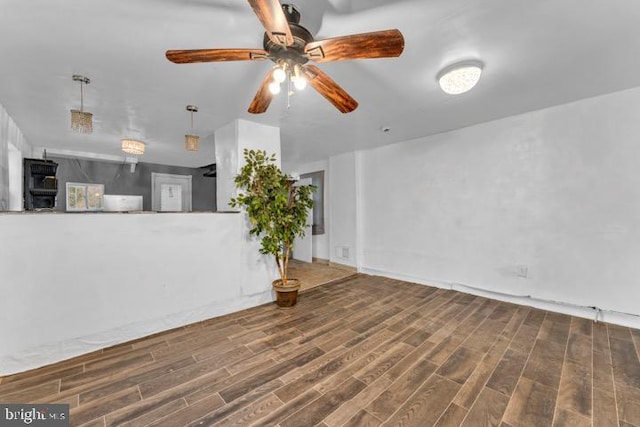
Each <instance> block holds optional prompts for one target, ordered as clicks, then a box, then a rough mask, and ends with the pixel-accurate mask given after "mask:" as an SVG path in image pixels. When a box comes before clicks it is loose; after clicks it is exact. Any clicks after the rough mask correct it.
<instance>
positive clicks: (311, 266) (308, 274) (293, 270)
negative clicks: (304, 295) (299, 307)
mask: <svg viewBox="0 0 640 427" xmlns="http://www.w3.org/2000/svg"><path fill="white" fill-rule="evenodd" d="M288 271H289V277H293V278H296V279H300V282H301V286H300V290H301V291H306V290H307V289H311V288H315V287H316V286H320V285H324V284H327V283H330V282H333V281H335V280H340V279H346V278H347V277H351V276H355V275H356V272H355V268H351V267H347V266H342V265H338V264H331V265H329V263H328V262H327V263H320V262H303V261H298V260H295V259H292V260H290V261H289V270H288Z"/></svg>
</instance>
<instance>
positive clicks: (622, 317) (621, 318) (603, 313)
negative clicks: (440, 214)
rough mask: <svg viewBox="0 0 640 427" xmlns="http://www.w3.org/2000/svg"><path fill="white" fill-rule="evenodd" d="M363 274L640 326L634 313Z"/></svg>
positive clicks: (388, 274) (383, 272) (395, 275)
mask: <svg viewBox="0 0 640 427" xmlns="http://www.w3.org/2000/svg"><path fill="white" fill-rule="evenodd" d="M360 273H363V274H369V275H371V276H382V277H388V278H390V279H396V280H402V281H404V282H411V283H417V284H419V285H425V286H432V287H435V288H440V289H450V290H454V291H458V292H462V293H466V294H470V295H476V296H481V297H485V298H490V299H494V300H498V301H504V302H510V303H513V304H519V305H525V306H528V307H534V308H538V309H541V310H548V311H553V312H556V313H562V314H567V315H570V316H576V317H582V318H585V319H591V320H594V321H599V322H605V323H613V324H616V325H620V326H625V327H628V328H633V329H640V316H636V315H633V314H626V313H619V312H616V311H608V310H594V309H593V308H591V307H583V306H579V305H576V304H573V303H570V302H564V301H558V302H555V301H546V300H542V299H537V298H535V297H529V296H528V297H517V296H509V295H505V294H501V293H498V292H493V291H490V290H483V289H478V288H475V287H471V286H468V285H465V284H461V283H451V282H443V281H439V280H431V279H426V278H424V277H418V276H412V275H409V274H404V273H397V272H392V271H387V270H378V269H375V268H366V267H363V268H361V269H360Z"/></svg>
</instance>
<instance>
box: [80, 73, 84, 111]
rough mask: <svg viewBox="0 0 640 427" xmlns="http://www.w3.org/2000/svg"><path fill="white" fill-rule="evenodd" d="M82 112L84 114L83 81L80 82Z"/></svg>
mask: <svg viewBox="0 0 640 427" xmlns="http://www.w3.org/2000/svg"><path fill="white" fill-rule="evenodd" d="M80 112H81V113H82V112H84V93H83V90H82V80H80Z"/></svg>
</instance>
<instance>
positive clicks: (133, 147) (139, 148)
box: [122, 139, 144, 154]
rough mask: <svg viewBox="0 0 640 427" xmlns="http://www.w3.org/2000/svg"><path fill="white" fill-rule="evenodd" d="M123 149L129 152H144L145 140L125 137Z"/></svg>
mask: <svg viewBox="0 0 640 427" xmlns="http://www.w3.org/2000/svg"><path fill="white" fill-rule="evenodd" d="M122 151H124V152H125V153H129V154H144V142H142V141H138V140H135V139H123V140H122Z"/></svg>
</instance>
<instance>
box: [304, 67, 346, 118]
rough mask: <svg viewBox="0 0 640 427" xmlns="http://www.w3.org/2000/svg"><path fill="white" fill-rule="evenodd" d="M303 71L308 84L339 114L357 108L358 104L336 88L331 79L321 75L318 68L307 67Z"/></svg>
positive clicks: (336, 85) (339, 88)
mask: <svg viewBox="0 0 640 427" xmlns="http://www.w3.org/2000/svg"><path fill="white" fill-rule="evenodd" d="M303 70H304V74H305V76H306V77H307V81H308V82H309V84H310V85H311V86H313V88H314V89H315V90H317V91H318V93H320V95H322V96H324V97H325V98H326V99H327V101H329V102H330V103H332V104H333V106H334V107H336V108H337V109H338V110H340V112H341V113H350V112H352V111H353V110H355V109H356V108H358V102H357V101H356V100H355V99H353V98H352V97H351V96H350V95H349V94H348V93H347V92H346V91H345V90H344V89H342V88H341V87H340V86H338V83H336V82H334V81H333V79H332V78H331V77H329V76H328V75H326V74H325V73H323V72H322V71H321V70H320V68H318V67H316V66H315V65H307V66H305V67H304V68H303Z"/></svg>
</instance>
